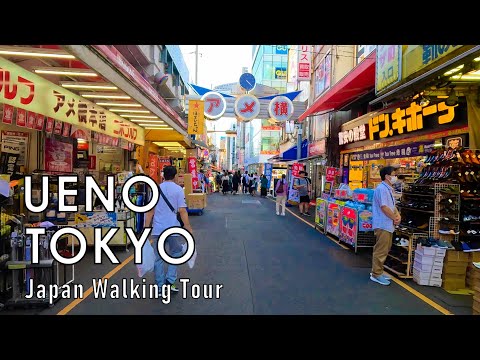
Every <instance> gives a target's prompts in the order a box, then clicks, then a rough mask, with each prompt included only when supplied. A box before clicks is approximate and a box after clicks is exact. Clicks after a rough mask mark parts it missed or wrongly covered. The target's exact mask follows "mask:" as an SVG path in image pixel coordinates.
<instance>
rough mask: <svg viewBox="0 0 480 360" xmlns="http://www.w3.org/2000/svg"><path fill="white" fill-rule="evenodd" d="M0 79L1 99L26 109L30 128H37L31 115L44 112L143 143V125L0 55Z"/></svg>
mask: <svg viewBox="0 0 480 360" xmlns="http://www.w3.org/2000/svg"><path fill="white" fill-rule="evenodd" d="M0 82H1V83H2V84H4V86H3V87H2V88H1V89H0V102H2V103H6V104H8V105H12V106H14V107H17V108H21V109H25V110H27V111H28V112H29V116H28V117H27V119H28V122H27V125H28V127H29V128H32V129H33V128H34V127H35V125H34V124H35V121H34V120H33V122H32V123H30V119H29V118H30V117H31V114H42V115H43V116H47V117H52V118H54V119H56V120H60V121H63V122H64V123H68V124H71V125H78V126H81V127H83V128H86V129H89V130H94V131H98V132H101V133H104V134H106V135H110V136H113V137H117V138H122V139H126V140H128V141H130V142H134V143H136V144H138V145H143V144H144V130H143V128H142V127H140V126H138V125H136V124H134V123H132V122H130V121H128V120H125V119H122V118H121V117H120V116H119V115H117V114H114V113H112V112H110V111H107V110H105V109H103V108H101V107H99V106H98V105H96V104H94V103H93V102H90V101H88V100H86V99H85V98H84V97H82V96H79V95H76V94H74V93H72V92H70V91H68V90H67V89H65V88H63V87H61V86H58V85H55V84H53V83H51V82H50V81H48V80H46V79H44V78H43V77H41V76H39V75H36V74H34V73H31V72H30V71H28V70H26V69H24V68H22V67H20V66H18V65H16V64H14V63H12V62H10V61H8V60H6V59H4V58H0Z"/></svg>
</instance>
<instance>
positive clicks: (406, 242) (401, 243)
mask: <svg viewBox="0 0 480 360" xmlns="http://www.w3.org/2000/svg"><path fill="white" fill-rule="evenodd" d="M409 244H410V241H408V240H407V239H401V240H400V243H399V245H400V246H406V247H408V245H409Z"/></svg>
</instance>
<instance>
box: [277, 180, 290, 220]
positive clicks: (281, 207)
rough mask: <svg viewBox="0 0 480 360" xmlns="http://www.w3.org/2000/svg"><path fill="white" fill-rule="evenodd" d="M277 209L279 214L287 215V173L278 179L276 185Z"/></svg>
mask: <svg viewBox="0 0 480 360" xmlns="http://www.w3.org/2000/svg"><path fill="white" fill-rule="evenodd" d="M275 194H276V196H277V197H276V199H275V209H276V211H277V215H282V216H285V202H286V201H287V181H286V180H285V174H282V178H281V179H280V180H278V181H277V185H276V186H275Z"/></svg>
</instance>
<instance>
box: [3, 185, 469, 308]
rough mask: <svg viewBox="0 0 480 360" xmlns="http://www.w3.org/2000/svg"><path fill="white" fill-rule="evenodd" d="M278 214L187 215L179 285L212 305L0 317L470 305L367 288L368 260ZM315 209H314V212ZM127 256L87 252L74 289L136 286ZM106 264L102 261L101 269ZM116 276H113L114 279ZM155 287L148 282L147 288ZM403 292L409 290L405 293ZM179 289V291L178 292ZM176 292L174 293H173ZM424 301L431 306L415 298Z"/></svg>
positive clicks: (100, 302) (219, 204) (124, 302)
mask: <svg viewBox="0 0 480 360" xmlns="http://www.w3.org/2000/svg"><path fill="white" fill-rule="evenodd" d="M288 209H289V210H290V211H288V212H287V215H286V216H285V217H280V216H276V215H275V203H274V202H273V201H272V200H270V199H265V198H260V197H251V196H249V195H241V194H240V195H230V194H229V195H226V196H223V195H221V194H217V193H216V194H211V195H209V196H208V207H207V209H205V212H204V214H203V215H202V216H196V215H190V218H191V223H192V226H193V228H194V231H195V239H196V246H197V250H198V257H197V260H196V264H195V267H194V268H193V269H189V268H188V267H187V266H186V265H183V266H181V267H180V269H179V277H180V278H189V279H190V283H191V284H200V285H201V284H222V285H223V288H221V290H220V298H219V299H204V298H203V297H202V296H201V297H200V298H198V299H192V297H191V296H190V294H187V298H186V299H183V298H182V289H180V293H178V294H172V297H171V301H170V303H168V304H164V303H162V301H161V298H159V299H147V300H144V299H134V300H132V299H123V298H120V299H100V298H99V299H95V298H94V296H93V294H90V295H89V296H87V294H88V291H85V297H84V299H83V300H76V301H73V302H72V301H67V300H63V299H62V300H59V301H58V302H57V303H56V304H55V305H54V306H53V307H51V308H47V309H30V310H20V309H17V310H9V311H4V312H2V313H4V314H7V313H10V314H14V313H15V314H20V313H37V314H50V315H51V314H69V315H80V314H82V315H86V314H94V315H100V314H102V315H106V314H112V315H114V314H115V315H119V314H138V315H140V314H141V315H173V314H182V315H190V314H192V315H221V314H245V315H248V314H261V315H274V314H275V315H276V314H363V315H386V314H389V315H424V314H425V315H441V314H442V311H439V310H438V309H436V308H435V304H437V305H439V307H440V309H443V312H445V310H446V311H448V312H451V313H453V314H470V313H471V299H470V300H469V299H468V298H469V297H467V296H461V295H451V294H449V293H447V292H446V291H444V290H443V289H441V288H432V287H420V286H416V285H415V284H414V283H413V282H412V281H408V280H407V281H406V282H404V281H400V280H398V283H397V282H396V281H395V282H392V284H391V285H390V286H380V285H378V284H375V283H373V282H372V281H370V280H369V276H368V273H369V271H370V258H369V252H371V249H364V250H363V251H361V252H359V254H357V255H355V254H354V252H353V251H352V250H347V249H344V248H342V247H340V246H339V245H338V244H336V243H335V242H334V241H332V240H330V239H328V238H327V237H326V236H324V235H322V234H320V233H319V232H318V231H317V230H315V229H314V228H312V227H311V226H309V225H308V224H306V223H305V222H304V221H301V220H299V219H297V217H296V216H294V215H292V211H294V210H295V209H293V208H288ZM312 210H313V209H311V212H312ZM130 250H131V251H129V252H125V251H124V250H120V249H118V250H117V251H116V255H117V256H118V258H119V259H120V261H123V263H122V264H121V265H119V266H117V267H116V268H117V269H118V268H120V267H121V268H120V270H118V271H116V270H114V271H112V270H113V269H114V268H115V266H114V265H107V264H104V265H93V250H92V249H89V251H88V252H87V254H88V256H87V257H86V258H85V259H84V260H83V261H82V262H81V263H80V264H78V265H77V266H76V275H75V276H76V283H82V284H84V286H85V290H86V289H88V287H90V286H91V281H92V278H100V277H102V276H107V277H110V281H111V282H113V283H117V284H120V283H121V281H122V279H124V278H126V279H130V278H133V279H134V280H135V282H136V283H141V281H140V279H139V278H138V276H137V273H136V267H135V265H134V263H133V260H132V256H131V255H133V247H130ZM107 263H108V261H107ZM115 271H116V272H115ZM148 282H150V283H153V274H148V276H147V283H148ZM399 283H401V284H406V287H407V288H408V289H410V291H409V290H407V289H406V288H404V287H402V286H401V285H400V284H399ZM178 285H181V284H178ZM180 288H181V286H180ZM413 288H415V289H417V290H419V291H421V292H422V293H423V294H425V295H426V296H427V297H428V298H429V299H431V300H430V302H431V303H433V304H434V305H432V304H429V303H427V302H426V301H423V300H422V299H420V298H419V297H418V296H417V295H415V294H413V293H412V291H413V292H415V289H413Z"/></svg>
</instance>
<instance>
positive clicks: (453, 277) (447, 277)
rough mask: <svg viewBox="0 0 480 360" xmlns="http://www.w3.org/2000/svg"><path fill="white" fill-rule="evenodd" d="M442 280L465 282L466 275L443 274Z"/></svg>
mask: <svg viewBox="0 0 480 360" xmlns="http://www.w3.org/2000/svg"><path fill="white" fill-rule="evenodd" d="M442 279H443V280H462V281H463V282H465V279H466V275H464V274H448V273H445V272H444V273H443V274H442Z"/></svg>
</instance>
